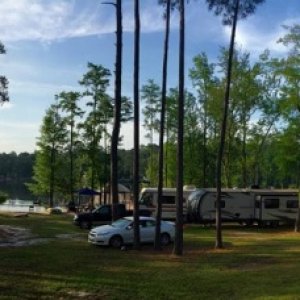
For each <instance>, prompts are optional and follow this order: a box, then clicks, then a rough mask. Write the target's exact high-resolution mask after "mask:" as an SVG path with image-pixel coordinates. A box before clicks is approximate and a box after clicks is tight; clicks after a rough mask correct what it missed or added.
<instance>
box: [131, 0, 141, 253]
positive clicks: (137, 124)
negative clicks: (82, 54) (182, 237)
mask: <svg viewBox="0 0 300 300" xmlns="http://www.w3.org/2000/svg"><path fill="white" fill-rule="evenodd" d="M134 19H135V31H134V76H133V77H134V79H133V85H134V86H133V94H134V158H133V200H134V202H133V203H134V206H133V217H134V226H133V229H134V249H135V250H138V249H140V227H139V179H140V178H139V177H140V176H139V165H140V164H139V147H140V131H139V127H140V103H139V69H140V3H139V0H134Z"/></svg>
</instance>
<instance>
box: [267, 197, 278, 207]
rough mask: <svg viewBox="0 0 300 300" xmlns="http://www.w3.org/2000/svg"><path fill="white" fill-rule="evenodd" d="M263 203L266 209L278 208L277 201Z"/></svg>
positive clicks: (268, 200) (270, 200) (271, 200)
mask: <svg viewBox="0 0 300 300" xmlns="http://www.w3.org/2000/svg"><path fill="white" fill-rule="evenodd" d="M264 203H265V208H266V209H272V208H279V199H265V201H264Z"/></svg>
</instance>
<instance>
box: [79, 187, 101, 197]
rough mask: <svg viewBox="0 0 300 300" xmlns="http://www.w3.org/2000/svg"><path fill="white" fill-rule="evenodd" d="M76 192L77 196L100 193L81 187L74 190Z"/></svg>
mask: <svg viewBox="0 0 300 300" xmlns="http://www.w3.org/2000/svg"><path fill="white" fill-rule="evenodd" d="M76 193H78V195H79V196H94V195H100V194H101V193H100V192H96V191H94V190H92V189H89V188H82V189H80V190H78V191H76Z"/></svg>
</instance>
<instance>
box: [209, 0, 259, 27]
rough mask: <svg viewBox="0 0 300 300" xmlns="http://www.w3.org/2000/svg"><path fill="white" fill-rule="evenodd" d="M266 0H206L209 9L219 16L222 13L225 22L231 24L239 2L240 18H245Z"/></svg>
mask: <svg viewBox="0 0 300 300" xmlns="http://www.w3.org/2000/svg"><path fill="white" fill-rule="evenodd" d="M264 1H265V0H206V3H207V4H208V8H209V10H213V11H214V13H215V14H216V15H217V16H219V15H222V17H223V23H224V24H225V25H231V24H232V22H233V13H234V10H235V7H236V5H237V3H239V13H238V18H239V19H245V18H246V17H247V16H248V15H250V14H253V13H254V12H255V10H256V6H257V5H259V4H261V3H263V2H264Z"/></svg>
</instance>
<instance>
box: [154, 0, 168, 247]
mask: <svg viewBox="0 0 300 300" xmlns="http://www.w3.org/2000/svg"><path fill="white" fill-rule="evenodd" d="M170 11H171V0H167V6H166V29H165V30H166V31H165V41H164V56H163V70H162V91H161V111H160V130H159V157H158V188H157V207H156V226H155V242H154V248H155V249H156V250H160V249H161V243H160V235H161V228H160V222H161V213H162V189H163V180H164V178H163V177H164V176H163V168H164V129H165V114H166V94H167V72H168V70H167V68H168V49H169V33H170Z"/></svg>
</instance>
